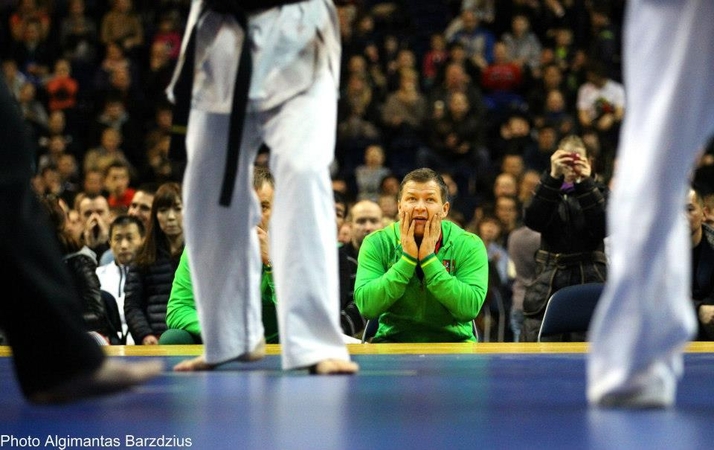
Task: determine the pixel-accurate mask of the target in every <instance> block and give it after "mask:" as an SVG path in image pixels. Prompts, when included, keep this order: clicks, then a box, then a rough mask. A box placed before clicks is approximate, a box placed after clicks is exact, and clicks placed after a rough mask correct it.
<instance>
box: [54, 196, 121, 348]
mask: <svg viewBox="0 0 714 450" xmlns="http://www.w3.org/2000/svg"><path fill="white" fill-rule="evenodd" d="M41 203H42V205H43V206H44V208H45V210H46V211H47V213H48V214H49V216H50V221H51V223H52V225H53V227H54V230H55V236H56V237H57V241H58V242H59V244H60V248H61V250H62V255H63V260H64V262H65V264H66V266H67V268H68V269H69V273H70V274H71V276H72V279H73V280H74V284H75V286H77V288H78V290H79V294H80V298H81V302H82V303H81V305H82V316H83V317H84V322H85V324H86V326H87V330H88V331H90V332H93V333H96V334H97V335H99V336H100V337H101V340H100V342H101V343H102V345H107V344H109V338H110V336H111V335H112V327H111V324H110V320H109V316H108V315H107V309H106V306H105V304H104V300H103V299H102V296H101V293H100V290H101V288H100V283H99V278H98V277H97V274H96V270H97V259H96V254H95V253H94V252H93V251H91V250H90V249H89V247H87V246H86V245H83V244H82V243H81V242H80V241H78V240H75V239H74V236H73V235H72V234H70V232H69V231H68V230H67V229H66V223H67V213H66V209H65V208H66V205H64V203H63V202H62V200H60V198H59V197H57V196H55V195H45V196H42V197H41Z"/></svg>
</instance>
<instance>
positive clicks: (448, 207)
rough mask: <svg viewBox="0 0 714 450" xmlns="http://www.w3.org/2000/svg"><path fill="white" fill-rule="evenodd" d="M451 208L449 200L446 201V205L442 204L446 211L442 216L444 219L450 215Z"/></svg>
mask: <svg viewBox="0 0 714 450" xmlns="http://www.w3.org/2000/svg"><path fill="white" fill-rule="evenodd" d="M450 209H451V203H449V202H446V203H444V206H442V211H443V212H444V215H443V216H442V217H441V218H442V219H443V218H444V217H446V216H448V215H449V210H450Z"/></svg>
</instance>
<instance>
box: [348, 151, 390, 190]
mask: <svg viewBox="0 0 714 450" xmlns="http://www.w3.org/2000/svg"><path fill="white" fill-rule="evenodd" d="M390 173H391V171H390V170H389V168H387V167H385V166H384V149H383V148H382V146H380V145H370V146H369V147H367V149H366V150H365V151H364V164H361V165H359V166H357V168H356V169H355V184H356V185H357V199H358V200H372V201H375V202H376V201H377V198H378V197H379V187H380V185H381V183H382V180H383V179H384V177H386V176H387V175H389V174H390Z"/></svg>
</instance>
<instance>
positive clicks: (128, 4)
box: [100, 0, 144, 55]
mask: <svg viewBox="0 0 714 450" xmlns="http://www.w3.org/2000/svg"><path fill="white" fill-rule="evenodd" d="M100 39H101V42H102V44H104V45H108V44H109V43H110V42H116V43H118V44H119V45H120V46H121V47H122V48H123V49H124V51H125V52H128V53H129V54H133V55H136V53H137V51H138V48H139V47H140V46H141V45H143V44H144V27H143V25H142V24H141V19H140V18H139V16H138V14H136V13H135V12H134V10H133V5H132V1H131V0H114V1H113V3H112V7H111V10H109V11H108V12H107V13H106V14H104V16H103V17H102V22H101V30H100Z"/></svg>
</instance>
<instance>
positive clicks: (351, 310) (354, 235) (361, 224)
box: [338, 200, 382, 337]
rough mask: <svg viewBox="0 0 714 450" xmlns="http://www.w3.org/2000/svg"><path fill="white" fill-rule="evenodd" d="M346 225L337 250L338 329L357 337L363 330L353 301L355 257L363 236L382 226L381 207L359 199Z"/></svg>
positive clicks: (363, 321)
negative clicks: (347, 233)
mask: <svg viewBox="0 0 714 450" xmlns="http://www.w3.org/2000/svg"><path fill="white" fill-rule="evenodd" d="M347 217H348V218H347V221H346V222H345V224H346V225H349V227H350V239H349V241H348V242H346V243H345V244H344V245H342V246H341V247H340V249H339V253H338V258H339V259H338V261H339V267H340V323H341V325H342V332H343V333H344V334H346V335H348V336H354V337H358V336H359V335H360V334H361V333H362V331H363V330H364V325H365V320H364V318H363V317H362V315H361V314H360V312H359V309H358V308H357V305H355V302H354V286H355V277H356V276H357V259H358V258H357V257H358V255H359V250H360V247H362V242H364V238H365V237H367V235H369V234H370V233H372V232H373V231H375V230H379V229H380V228H382V209H381V208H380V207H379V205H378V204H377V203H376V202H374V201H372V200H361V201H358V202H357V203H355V204H354V205H352V208H351V209H350V213H349V214H348V216H347Z"/></svg>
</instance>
